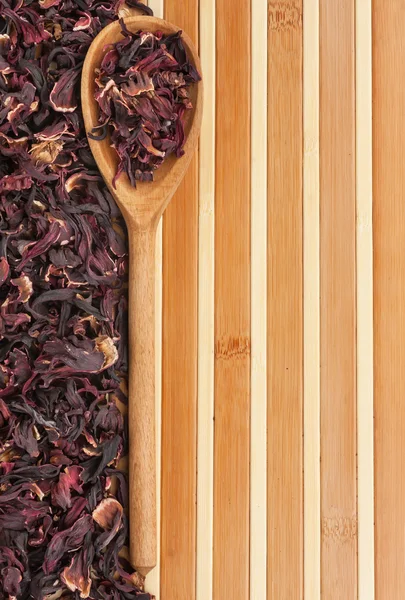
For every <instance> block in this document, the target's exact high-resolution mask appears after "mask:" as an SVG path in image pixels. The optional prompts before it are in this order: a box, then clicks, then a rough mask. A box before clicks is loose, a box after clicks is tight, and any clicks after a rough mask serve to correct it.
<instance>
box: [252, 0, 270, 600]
mask: <svg viewBox="0 0 405 600" xmlns="http://www.w3.org/2000/svg"><path fill="white" fill-rule="evenodd" d="M251 11H252V31H254V35H252V40H251V41H252V66H251V69H252V82H254V84H253V85H252V89H251V96H252V117H251V139H252V140H254V143H253V144H252V148H251V159H252V161H251V337H252V350H251V352H252V355H251V356H252V358H251V405H250V411H251V420H250V598H251V600H253V599H254V598H265V597H266V590H267V516H266V513H267V127H266V124H267V53H266V52H263V48H266V46H267V4H266V3H265V2H255V0H252V2H251Z"/></svg>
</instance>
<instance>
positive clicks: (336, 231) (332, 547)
mask: <svg viewBox="0 0 405 600" xmlns="http://www.w3.org/2000/svg"><path fill="white" fill-rule="evenodd" d="M354 9H355V3H354V2H353V0H336V1H335V0H331V1H326V2H320V212H321V223H320V273H321V282H320V290H321V517H322V523H321V533H322V538H321V594H322V598H324V599H325V600H332V599H336V600H340V599H341V598H344V599H345V600H357V498H356V495H357V494H356V238H355V235H356V234H355V229H356V200H355V32H354V27H355V13H354Z"/></svg>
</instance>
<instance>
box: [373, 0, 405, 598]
mask: <svg viewBox="0 0 405 600" xmlns="http://www.w3.org/2000/svg"><path fill="white" fill-rule="evenodd" d="M372 20H373V30H372V35H373V245H374V385H375V387H374V410H375V440H374V444H375V447H374V457H375V461H374V464H375V472H374V473H375V556H376V558H375V576H376V599H377V600H385V599H387V600H388V599H389V600H402V599H403V598H404V590H405V570H404V564H405V535H404V531H405V513H404V498H405V468H404V455H405V435H404V432H405V403H404V389H405V352H404V340H405V310H404V307H405V254H404V251H403V248H404V245H405V202H404V198H405V178H404V160H403V156H404V151H405V143H404V140H405V95H404V89H403V74H404V65H405V44H404V31H405V11H404V3H403V2H402V0H373V15H372Z"/></svg>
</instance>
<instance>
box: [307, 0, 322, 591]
mask: <svg viewBox="0 0 405 600" xmlns="http://www.w3.org/2000/svg"><path fill="white" fill-rule="evenodd" d="M303 27H304V74H303V77H304V98H303V104H304V172H303V177H304V181H303V184H304V598H305V600H320V598H321V536H320V522H321V499H320V485H321V482H320V464H319V460H320V302H319V276H320V273H319V268H320V264H319V260H320V257H319V0H304V15H303Z"/></svg>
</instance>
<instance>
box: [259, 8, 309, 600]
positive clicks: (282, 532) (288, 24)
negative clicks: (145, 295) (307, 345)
mask: <svg viewBox="0 0 405 600" xmlns="http://www.w3.org/2000/svg"><path fill="white" fill-rule="evenodd" d="M268 10H269V15H268V172H267V177H268V251H267V260H268V300H267V320H268V345H267V363H268V369H267V386H268V388H267V389H268V411H267V427H268V451H267V460H268V479H267V493H268V504H267V523H268V548H267V550H268V587H267V599H268V600H280V599H281V598H294V599H296V600H299V599H300V598H302V597H303V480H302V471H303V448H302V434H303V429H302V425H303V412H302V411H303V312H302V311H303V308H302V295H303V283H302V268H303V264H302V260H303V256H302V237H303V230H302V213H303V205H302V144H303V131H302V118H303V115H302V76H303V73H302V60H303V55H302V43H303V39H302V2H301V1H300V0H295V1H294V2H291V0H285V1H277V2H273V1H270V2H269V5H268Z"/></svg>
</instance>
